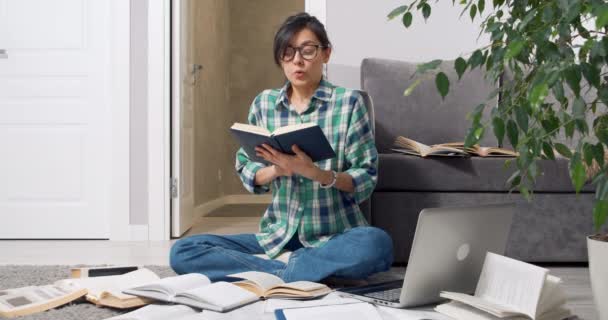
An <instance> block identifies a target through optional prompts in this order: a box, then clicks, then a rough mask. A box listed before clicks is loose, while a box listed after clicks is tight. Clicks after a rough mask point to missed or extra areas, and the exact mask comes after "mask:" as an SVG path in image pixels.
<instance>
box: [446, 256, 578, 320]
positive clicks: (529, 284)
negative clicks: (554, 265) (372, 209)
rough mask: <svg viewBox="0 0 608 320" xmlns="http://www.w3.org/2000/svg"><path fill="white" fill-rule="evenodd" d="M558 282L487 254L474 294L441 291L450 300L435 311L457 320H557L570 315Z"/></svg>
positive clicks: (536, 269)
mask: <svg viewBox="0 0 608 320" xmlns="http://www.w3.org/2000/svg"><path fill="white" fill-rule="evenodd" d="M560 284H561V280H560V279H559V278H557V277H554V276H551V275H549V274H548V270H547V269H543V268H540V267H537V266H534V265H531V264H527V263H525V262H521V261H517V260H514V259H511V258H507V257H504V256H501V255H497V254H493V253H488V254H487V255H486V260H485V262H484V266H483V269H482V271H481V275H480V277H479V282H478V283H477V288H476V289H475V295H473V296H472V295H468V294H464V293H457V292H446V291H444V292H441V294H440V296H441V297H443V298H447V299H451V300H452V301H451V302H449V303H446V304H442V305H439V306H437V307H436V308H435V310H436V311H438V312H440V313H443V314H445V315H447V316H450V317H452V318H455V319H457V320H465V319H466V320H498V319H509V320H519V319H534V320H559V319H564V318H566V317H568V316H570V315H571V314H570V311H569V310H568V309H566V308H565V307H564V304H565V303H566V296H565V294H564V292H563V291H562V288H561V286H560Z"/></svg>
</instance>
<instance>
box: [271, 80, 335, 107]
mask: <svg viewBox="0 0 608 320" xmlns="http://www.w3.org/2000/svg"><path fill="white" fill-rule="evenodd" d="M290 86H291V82H289V80H287V81H286V82H285V85H283V87H282V88H281V90H280V91H279V98H278V99H277V102H276V105H275V108H277V109H279V108H281V107H284V108H289V97H287V90H288V89H289V87H290ZM333 91H334V86H333V85H332V84H331V83H329V81H327V80H326V79H325V78H321V82H319V86H318V87H317V90H315V93H314V94H313V95H312V98H313V99H319V100H321V101H329V100H330V99H331V95H332V94H333Z"/></svg>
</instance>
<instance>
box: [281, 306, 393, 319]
mask: <svg viewBox="0 0 608 320" xmlns="http://www.w3.org/2000/svg"><path fill="white" fill-rule="evenodd" d="M282 311H283V314H284V315H285V318H286V319H287V320H310V319H315V320H336V319H348V320H382V317H380V314H379V313H378V310H376V308H375V307H374V306H373V305H371V304H369V303H356V304H343V305H332V306H321V307H311V308H295V309H283V310H282Z"/></svg>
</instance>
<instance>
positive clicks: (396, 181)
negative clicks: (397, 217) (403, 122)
mask: <svg viewBox="0 0 608 320" xmlns="http://www.w3.org/2000/svg"><path fill="white" fill-rule="evenodd" d="M379 158H380V160H379V164H378V184H377V186H376V189H375V191H438V192H450V191H459V192H468V191H475V192H507V191H509V187H508V186H507V184H506V181H507V179H509V177H510V176H511V174H512V173H513V172H514V168H515V167H516V163H515V162H514V161H513V162H512V163H511V165H510V167H509V168H505V158H480V157H471V158H439V157H435V158H420V157H416V156H410V155H403V154H396V153H392V154H380V157H379ZM538 164H539V169H540V170H539V172H542V174H541V176H539V177H538V178H537V180H536V185H535V188H534V191H535V192H573V191H574V188H573V186H572V182H571V181H570V176H569V171H568V160H567V159H564V158H558V159H557V160H556V161H552V160H541V161H539V162H538ZM583 190H584V191H585V192H592V191H593V186H591V185H587V186H585V188H584V189H583Z"/></svg>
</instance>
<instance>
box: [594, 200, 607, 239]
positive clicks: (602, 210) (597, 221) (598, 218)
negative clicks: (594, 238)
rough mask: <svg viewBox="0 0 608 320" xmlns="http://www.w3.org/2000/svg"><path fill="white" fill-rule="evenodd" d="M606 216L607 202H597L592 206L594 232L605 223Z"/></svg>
mask: <svg viewBox="0 0 608 320" xmlns="http://www.w3.org/2000/svg"><path fill="white" fill-rule="evenodd" d="M607 216H608V200H598V201H596V202H595V205H594V206H593V226H594V227H595V230H596V232H599V231H600V228H601V227H602V226H603V225H604V224H605V223H606V217H607Z"/></svg>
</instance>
